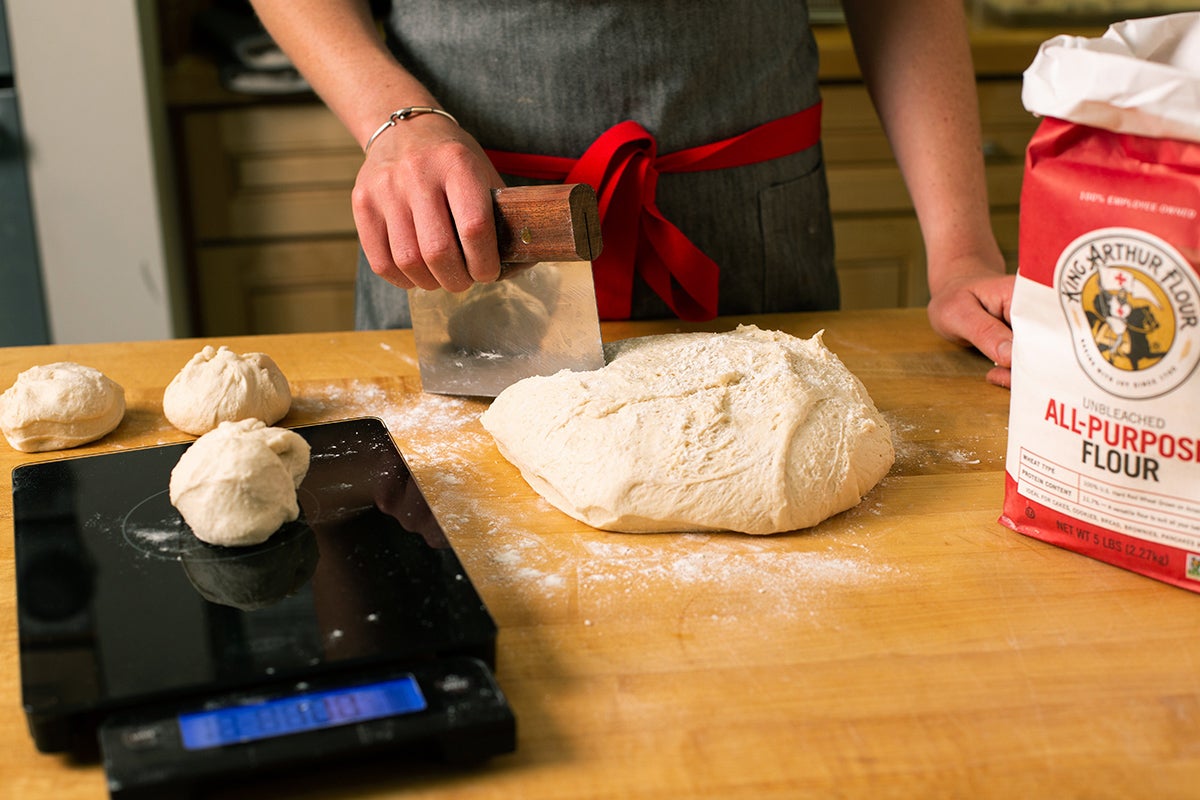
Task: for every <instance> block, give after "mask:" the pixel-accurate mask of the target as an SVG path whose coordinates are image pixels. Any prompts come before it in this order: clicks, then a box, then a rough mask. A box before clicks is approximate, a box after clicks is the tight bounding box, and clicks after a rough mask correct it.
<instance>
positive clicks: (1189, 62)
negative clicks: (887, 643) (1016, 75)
mask: <svg viewBox="0 0 1200 800" xmlns="http://www.w3.org/2000/svg"><path fill="white" fill-rule="evenodd" d="M1022 100H1023V102H1024V104H1025V107H1026V109H1027V110H1029V111H1030V112H1032V113H1034V114H1037V115H1038V116H1040V117H1042V121H1041V123H1040V124H1039V127H1038V129H1037V131H1036V133H1035V134H1034V136H1033V138H1032V139H1031V140H1030V143H1029V146H1028V149H1027V152H1026V159H1025V177H1024V183H1023V186H1022V193H1021V218H1020V258H1019V270H1018V275H1017V284H1016V290H1015V292H1014V297H1013V307H1012V323H1013V336H1014V343H1013V374H1012V398H1011V412H1010V419H1009V441H1008V451H1007V456H1006V472H1007V476H1006V483H1005V497H1004V513H1003V516H1002V517H1001V520H1000V521H1001V522H1002V523H1003V524H1005V525H1007V526H1008V527H1010V528H1013V529H1014V530H1016V531H1019V532H1021V533H1023V534H1026V535H1028V536H1032V537H1035V538H1037V539H1041V540H1044V541H1047V542H1051V543H1053V544H1055V545H1058V546H1060V547H1064V548H1067V549H1070V550H1074V551H1077V552H1080V553H1083V554H1086V555H1088V556H1091V557H1093V558H1096V559H1099V560H1101V561H1106V562H1108V563H1110V564H1114V565H1116V566H1119V567H1123V568H1125V569H1128V570H1132V571H1134V572H1138V573H1141V574H1143V575H1147V576H1150V577H1152V578H1156V579H1158V580H1162V581H1165V582H1167V583H1171V584H1174V585H1176V586H1180V587H1183V588H1186V589H1190V590H1192V591H1200V370H1197V363H1198V362H1200V278H1198V277H1197V270H1198V268H1200V12H1197V13H1185V14H1173V15H1168V16H1163V17H1154V18H1148V19H1138V20H1129V21H1126V22H1122V23H1118V24H1115V25H1113V26H1112V27H1110V28H1109V29H1108V31H1107V32H1106V33H1105V34H1104V35H1103V36H1101V37H1100V38H1094V39H1086V38H1081V37H1074V36H1058V37H1055V38H1053V39H1051V40H1049V41H1047V42H1045V43H1044V44H1043V45H1042V47H1041V49H1040V51H1039V52H1038V54H1037V57H1036V58H1035V59H1034V61H1033V63H1032V64H1031V65H1030V67H1029V69H1028V70H1026V72H1025V77H1024V89H1023V93H1022Z"/></svg>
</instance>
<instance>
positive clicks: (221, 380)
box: [163, 346, 292, 436]
mask: <svg viewBox="0 0 1200 800" xmlns="http://www.w3.org/2000/svg"><path fill="white" fill-rule="evenodd" d="M291 405H292V392H291V389H290V388H289V387H288V382H287V378H285V377H284V375H283V372H281V371H280V369H279V367H278V366H277V365H276V364H275V362H274V361H273V360H272V359H271V357H270V356H268V355H267V354H266V353H243V354H242V355H238V354H237V353H235V352H233V351H232V350H230V349H229V348H228V347H221V348H214V347H212V346H206V347H205V348H204V349H203V350H201V351H200V352H199V353H196V355H194V356H192V358H191V360H190V361H188V363H187V364H185V365H184V367H183V369H181V370H180V371H179V373H178V374H177V375H176V376H175V377H174V378H173V379H172V380H171V382H170V383H169V384H168V385H167V390H166V391H165V392H164V393H163V413H164V414H166V416H167V420H168V421H169V422H170V423H171V424H172V425H174V426H175V427H176V428H178V429H179V430H181V431H184V432H185V433H190V434H192V435H193V436H201V435H203V434H205V433H208V432H209V431H211V430H213V429H214V428H216V427H217V425H218V424H219V423H221V422H228V421H236V420H241V419H260V420H262V421H263V422H265V423H267V424H268V425H271V424H273V423H275V422H278V421H279V420H281V419H283V417H284V416H285V415H286V414H287V412H288V409H289V408H291Z"/></svg>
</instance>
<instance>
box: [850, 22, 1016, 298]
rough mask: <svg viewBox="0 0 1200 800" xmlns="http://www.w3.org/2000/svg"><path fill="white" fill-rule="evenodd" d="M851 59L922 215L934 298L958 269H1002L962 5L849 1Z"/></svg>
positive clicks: (919, 214)
mask: <svg viewBox="0 0 1200 800" xmlns="http://www.w3.org/2000/svg"><path fill="white" fill-rule="evenodd" d="M844 8H845V11H846V17H847V23H848V24H849V25H850V29H851V33H852V34H853V38H854V43H855V51H856V54H857V56H858V60H859V65H860V67H861V69H862V72H863V76H864V79H865V80H866V83H867V87H868V89H869V91H870V93H871V96H872V99H873V101H874V103H875V106H876V109H877V111H878V113H879V116H880V119H881V121H882V123H883V126H884V130H885V131H886V133H887V135H888V140H889V142H890V143H891V145H892V150H893V153H894V154H895V156H896V160H897V163H898V164H899V166H900V169H901V171H902V173H903V175H904V178H905V182H906V184H907V186H908V190H909V195H910V196H911V198H912V201H913V205H914V207H915V208H916V211H917V217H918V220H919V221H920V225H921V231H922V234H923V237H924V239H925V245H926V251H927V256H928V261H929V265H930V266H929V272H930V274H929V283H930V289H931V291H932V292H933V293H934V294H936V293H937V292H938V291H939V290H940V289H941V288H942V285H944V284H945V283H946V282H948V281H951V280H953V279H954V278H955V277H957V276H956V275H955V274H953V265H956V264H962V263H964V261H965V260H968V259H972V258H973V259H975V260H976V261H977V262H978V261H979V260H980V259H981V258H982V261H983V263H985V264H987V265H988V266H989V267H990V268H992V269H995V270H996V271H997V272H1003V269H1004V265H1003V261H1002V259H1001V257H1000V254H999V250H998V248H997V246H996V244H995V238H994V236H993V234H992V230H991V223H990V217H989V211H988V198H987V184H986V179H985V175H984V164H983V155H982V152H981V135H980V128H979V108H978V100H977V96H976V89H975V82H974V72H973V69H972V65H971V52H970V46H969V42H968V39H967V35H966V20H965V15H964V12H963V5H962V3H961V2H960V0H905V2H902V3H893V2H871V0H845V2H844Z"/></svg>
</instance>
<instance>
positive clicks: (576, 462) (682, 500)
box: [481, 325, 895, 534]
mask: <svg viewBox="0 0 1200 800" xmlns="http://www.w3.org/2000/svg"><path fill="white" fill-rule="evenodd" d="M605 351H606V352H605V355H606V360H607V362H608V363H607V365H606V366H605V367H603V368H601V369H599V370H595V371H592V372H568V371H563V372H559V373H558V374H556V375H552V376H548V377H533V378H526V379H525V380H522V381H519V382H518V383H516V384H513V385H512V386H510V387H509V388H508V389H506V390H504V391H503V392H502V393H501V394H500V396H499V397H497V398H496V400H495V401H494V402H493V404H492V406H491V407H490V408H489V409H488V410H487V411H486V412H484V414H483V415H482V418H481V419H482V422H483V425H484V427H485V428H487V430H488V431H489V432H490V433H491V434H492V436H493V437H494V438H495V440H496V443H497V446H498V447H499V448H500V452H501V453H502V454H503V455H504V457H505V458H507V459H508V460H509V461H511V462H512V463H513V464H515V465H516V466H517V467H518V468H519V469H520V470H521V474H522V475H523V476H524V478H525V480H526V481H528V482H529V484H530V485H531V486H532V487H533V488H534V489H535V490H536V491H537V492H538V493H539V494H540V495H542V496H543V497H544V498H545V499H546V500H548V501H549V502H550V503H551V504H553V505H554V506H556V507H557V508H559V509H560V510H562V511H564V512H565V513H567V514H569V515H570V516H572V517H574V518H575V519H578V520H580V521H581V522H584V523H586V524H588V525H591V526H593V527H596V528H602V529H605V530H612V531H627V532H647V531H688V530H733V531H741V532H744V533H752V534H768V533H779V532H783V531H790V530H796V529H799V528H806V527H809V526H812V525H815V524H817V523H818V522H820V521H822V520H824V519H826V518H827V517H829V516H832V515H833V514H836V513H838V512H840V511H844V510H845V509H847V508H850V507H852V506H854V505H856V504H857V503H858V502H859V501H860V500H861V499H862V497H863V495H865V494H866V493H867V492H868V491H870V489H871V488H872V487H873V486H874V485H875V484H876V483H877V482H878V481H879V480H880V479H881V478H882V477H883V476H884V475H886V474H887V471H888V470H889V469H890V468H891V466H892V462H893V461H894V459H895V453H894V450H893V447H892V440H891V431H890V429H889V428H888V425H887V423H886V421H884V419H883V417H882V416H881V415H880V413H879V411H878V410H877V409H876V408H875V405H874V403H873V402H872V401H871V398H870V397H869V396H868V394H867V392H866V389H865V388H864V387H863V385H862V383H861V382H860V381H859V380H858V378H856V377H855V376H854V375H853V374H851V373H850V371H849V370H848V369H846V367H845V365H843V364H842V362H841V361H840V360H839V359H838V358H837V356H835V355H834V354H833V353H832V352H830V351H829V350H828V349H827V348H826V347H825V345H824V343H823V342H822V341H821V334H819V333H818V334H817V335H816V336H814V337H813V338H811V339H807V340H805V339H798V338H796V337H793V336H789V335H787V334H785V333H781V332H778V331H763V330H760V329H759V328H757V327H754V326H745V325H744V326H741V327H739V328H738V329H737V330H736V331H733V332H730V333H720V334H717V333H692V334H687V333H685V334H669V335H662V336H647V337H642V338H638V339H627V340H624V341H620V342H615V343H611V344H607V345H605Z"/></svg>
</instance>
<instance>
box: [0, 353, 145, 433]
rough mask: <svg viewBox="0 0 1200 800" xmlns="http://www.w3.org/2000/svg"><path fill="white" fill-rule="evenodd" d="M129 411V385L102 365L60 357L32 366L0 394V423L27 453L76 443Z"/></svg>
mask: <svg viewBox="0 0 1200 800" xmlns="http://www.w3.org/2000/svg"><path fill="white" fill-rule="evenodd" d="M124 416H125V390H124V389H123V388H122V387H121V386H120V384H118V383H116V382H114V381H113V380H111V379H110V378H108V377H107V376H106V375H105V374H104V373H102V372H100V370H98V369H94V368H92V367H87V366H84V365H82V364H76V363H74V362H71V361H59V362H56V363H53V364H44V365H41V366H36V367H30V368H29V369H27V370H25V371H24V372H22V373H21V374H19V375H18V376H17V380H16V382H15V383H13V385H12V386H10V387H9V388H8V390H6V391H5V392H4V394H3V395H0V429H3V431H4V438H5V439H7V440H8V443H9V444H11V445H12V446H13V447H15V448H16V449H17V450H20V451H22V452H25V453H39V452H43V451H46V450H62V449H65V448H69V447H78V446H79V445H81V444H87V443H88V442H92V441H95V440H96V439H99V438H101V437H102V436H104V435H106V434H108V433H109V432H110V431H112V430H113V429H114V428H116V427H117V425H119V424H121V420H122V419H123V418H124Z"/></svg>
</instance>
